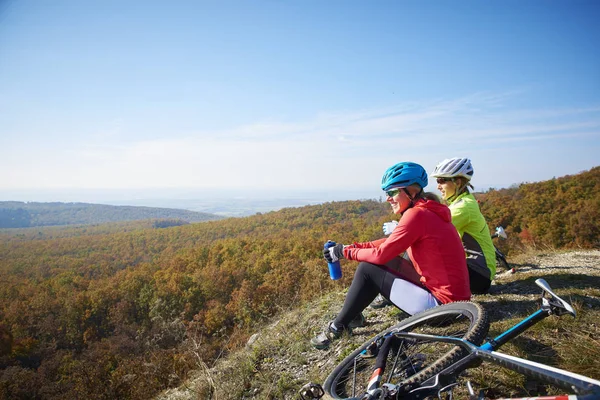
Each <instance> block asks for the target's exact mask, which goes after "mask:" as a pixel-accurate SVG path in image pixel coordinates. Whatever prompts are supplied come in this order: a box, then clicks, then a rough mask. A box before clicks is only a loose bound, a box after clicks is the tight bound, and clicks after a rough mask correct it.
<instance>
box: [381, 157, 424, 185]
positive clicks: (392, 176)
mask: <svg viewBox="0 0 600 400" xmlns="http://www.w3.org/2000/svg"><path fill="white" fill-rule="evenodd" d="M413 183H418V184H419V186H421V189H423V188H425V186H427V172H426V171H425V168H423V167H421V166H420V165H419V164H416V163H413V162H401V163H398V164H396V165H393V166H391V167H389V168H388V169H387V170H386V171H385V173H384V174H383V178H381V188H382V189H383V190H389V189H391V188H393V187H406V186H410V185H412V184H413Z"/></svg>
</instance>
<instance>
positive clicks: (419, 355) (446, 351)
mask: <svg viewBox="0 0 600 400" xmlns="http://www.w3.org/2000/svg"><path fill="white" fill-rule="evenodd" d="M488 328H489V322H488V319H487V314H486V313H485V310H484V309H483V308H482V307H481V306H480V305H479V304H476V303H471V302H455V303H449V304H444V305H441V306H437V307H434V308H430V309H429V310H425V311H423V312H421V313H418V314H415V315H413V316H411V317H409V318H406V319H405V320H403V321H401V322H400V323H399V324H397V325H395V326H392V327H391V328H388V329H387V330H385V331H383V332H381V333H380V334H378V335H377V336H375V337H373V338H371V339H369V340H368V341H366V342H365V343H364V344H363V345H362V346H360V347H359V348H357V349H356V350H355V351H354V352H353V353H352V354H350V355H349V356H348V357H346V358H345V359H344V360H343V361H342V362H341V363H340V364H339V365H338V366H337V367H336V368H335V369H334V370H333V372H332V373H331V374H330V375H329V376H328V377H327V379H326V380H325V384H324V385H323V386H324V389H325V391H326V392H327V394H328V395H330V396H331V397H332V398H334V399H346V398H349V397H355V396H356V397H360V396H361V395H363V394H364V393H365V392H366V388H367V385H368V383H369V378H370V377H371V374H372V373H373V371H374V365H375V360H376V358H375V357H373V354H370V353H372V352H373V351H374V350H375V351H376V349H377V347H378V345H379V344H380V343H381V342H382V340H383V338H384V337H385V336H388V335H389V334H390V332H393V331H406V332H415V333H424V334H430V335H439V336H453V337H458V338H464V339H466V340H468V341H469V342H471V343H474V344H476V345H479V344H481V342H482V340H483V339H484V337H485V335H486V334H487V331H488ZM464 355H465V353H464V350H463V349H461V348H459V347H457V346H455V345H452V344H449V343H441V342H420V341H418V342H416V343H412V344H410V345H406V346H405V345H403V346H402V348H400V349H395V350H394V351H390V353H389V355H388V357H387V359H386V362H385V370H386V373H385V376H384V377H383V381H382V383H392V384H395V385H399V384H403V385H411V386H416V385H418V384H420V383H421V382H423V381H425V380H427V379H429V378H430V377H432V376H433V375H434V374H436V373H437V372H439V371H441V370H442V369H443V368H445V367H447V366H448V365H450V364H451V363H453V362H454V361H456V360H458V359H459V358H461V357H463V356H464Z"/></svg>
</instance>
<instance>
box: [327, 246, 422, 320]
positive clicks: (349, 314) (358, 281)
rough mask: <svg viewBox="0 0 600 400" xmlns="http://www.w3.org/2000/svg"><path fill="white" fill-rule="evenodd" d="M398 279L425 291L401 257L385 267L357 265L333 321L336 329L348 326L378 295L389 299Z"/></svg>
mask: <svg viewBox="0 0 600 400" xmlns="http://www.w3.org/2000/svg"><path fill="white" fill-rule="evenodd" d="M398 278H402V279H404V280H407V281H409V282H412V283H414V284H415V285H419V286H421V287H423V288H424V289H425V286H423V285H422V284H421V282H420V276H419V274H418V273H417V271H415V269H414V267H413V266H412V263H411V262H410V261H408V260H406V259H404V258H402V257H396V258H394V259H393V260H392V261H390V262H389V263H387V264H386V265H375V264H371V263H368V262H361V263H360V264H358V268H357V269H356V272H355V273H354V279H353V280H352V284H351V285H350V289H348V294H347V295H346V299H345V300H344V306H343V307H342V311H340V313H339V314H338V315H337V317H336V318H335V320H334V322H335V325H336V326H338V327H339V326H348V324H349V323H350V321H352V319H354V317H356V316H357V315H358V314H359V313H361V312H362V311H363V310H364V309H365V308H367V306H368V305H369V304H371V302H372V301H373V300H374V299H375V297H377V295H378V294H379V293H381V294H382V295H383V296H384V297H385V298H387V299H389V298H390V292H391V291H392V284H393V283H394V279H398ZM425 290H427V289H425Z"/></svg>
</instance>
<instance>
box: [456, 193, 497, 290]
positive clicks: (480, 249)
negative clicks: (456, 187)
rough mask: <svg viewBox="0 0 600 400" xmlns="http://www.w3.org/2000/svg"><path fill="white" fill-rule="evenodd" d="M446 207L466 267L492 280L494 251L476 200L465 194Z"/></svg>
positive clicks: (494, 271)
mask: <svg viewBox="0 0 600 400" xmlns="http://www.w3.org/2000/svg"><path fill="white" fill-rule="evenodd" d="M448 207H449V208H450V213H451V214H452V224H453V225H454V226H455V227H456V229H457V230H458V234H459V235H460V237H461V239H462V242H463V246H464V247H465V252H466V255H467V265H468V267H469V268H471V269H472V270H474V271H476V272H477V273H479V274H481V275H483V276H485V277H487V278H489V279H490V280H492V279H494V276H495V275H496V251H495V249H494V243H492V237H491V236H490V229H489V228H488V225H487V222H486V221H485V218H484V217H483V214H481V210H479V204H478V203H477V200H476V199H475V197H474V196H473V195H472V194H471V193H468V192H465V193H462V194H461V195H459V196H458V197H456V199H454V200H452V202H450V204H448Z"/></svg>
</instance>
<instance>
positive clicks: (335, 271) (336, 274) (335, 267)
mask: <svg viewBox="0 0 600 400" xmlns="http://www.w3.org/2000/svg"><path fill="white" fill-rule="evenodd" d="M333 246H335V242H332V241H331V240H328V241H327V243H325V246H324V247H323V249H328V248H330V247H333ZM327 266H328V267H329V276H330V277H331V279H333V280H334V281H336V280H338V279H340V278H341V277H342V268H341V267H340V260H337V261H336V262H334V263H330V262H328V263H327Z"/></svg>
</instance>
